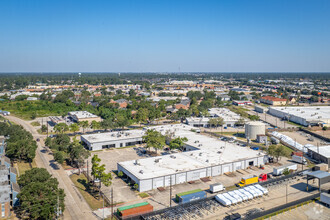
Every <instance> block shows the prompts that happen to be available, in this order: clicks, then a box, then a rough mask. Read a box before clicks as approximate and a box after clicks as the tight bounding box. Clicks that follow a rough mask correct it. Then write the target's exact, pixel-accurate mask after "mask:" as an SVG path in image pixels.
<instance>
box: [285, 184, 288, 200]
mask: <svg viewBox="0 0 330 220" xmlns="http://www.w3.org/2000/svg"><path fill="white" fill-rule="evenodd" d="M285 194H286V195H285V203H286V204H288V184H286V190H285Z"/></svg>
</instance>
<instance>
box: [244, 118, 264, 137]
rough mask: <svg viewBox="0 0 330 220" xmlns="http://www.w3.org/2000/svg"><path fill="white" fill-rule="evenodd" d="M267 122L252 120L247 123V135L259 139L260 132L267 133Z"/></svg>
mask: <svg viewBox="0 0 330 220" xmlns="http://www.w3.org/2000/svg"><path fill="white" fill-rule="evenodd" d="M265 129H266V127H265V124H264V123H262V122H260V121H250V122H247V123H246V124H245V137H246V138H248V139H250V140H255V139H257V135H258V134H263V135H264V134H265Z"/></svg>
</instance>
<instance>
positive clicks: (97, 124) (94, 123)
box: [91, 120, 101, 130]
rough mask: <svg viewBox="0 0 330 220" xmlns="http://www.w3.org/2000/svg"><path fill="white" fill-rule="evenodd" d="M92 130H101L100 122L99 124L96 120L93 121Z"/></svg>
mask: <svg viewBox="0 0 330 220" xmlns="http://www.w3.org/2000/svg"><path fill="white" fill-rule="evenodd" d="M91 128H92V129H93V130H97V129H100V128H101V123H100V122H97V121H95V120H93V121H92V123H91Z"/></svg>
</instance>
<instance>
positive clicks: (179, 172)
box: [117, 124, 266, 192]
mask: <svg viewBox="0 0 330 220" xmlns="http://www.w3.org/2000/svg"><path fill="white" fill-rule="evenodd" d="M146 129H155V130H157V131H159V132H161V133H162V134H163V135H165V134H166V133H172V134H174V137H186V138H187V139H188V141H187V142H186V143H185V146H184V148H185V152H182V153H175V154H169V155H164V156H157V157H149V158H145V159H139V160H131V161H125V162H119V163H118V164H117V167H118V171H122V172H123V173H124V174H126V175H127V176H128V177H129V178H130V179H131V180H132V181H134V182H135V183H137V184H138V185H139V191H140V192H143V191H148V190H152V189H156V188H158V187H165V186H169V185H171V182H172V185H175V184H180V183H184V182H189V181H194V180H199V179H200V178H203V177H208V176H218V175H221V174H224V173H227V172H233V171H236V170H239V169H245V168H247V167H249V166H259V165H262V164H264V163H265V162H266V161H265V160H266V157H265V155H264V154H262V153H260V152H258V151H254V150H251V149H249V148H245V147H241V146H238V145H236V144H233V143H228V142H224V141H221V140H219V139H215V138H211V137H208V136H205V135H201V134H198V133H195V132H193V131H192V130H193V129H194V127H191V126H188V125H184V124H176V125H164V126H155V127H149V128H146Z"/></svg>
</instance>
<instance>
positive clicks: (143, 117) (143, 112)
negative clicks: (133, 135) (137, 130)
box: [136, 108, 149, 126]
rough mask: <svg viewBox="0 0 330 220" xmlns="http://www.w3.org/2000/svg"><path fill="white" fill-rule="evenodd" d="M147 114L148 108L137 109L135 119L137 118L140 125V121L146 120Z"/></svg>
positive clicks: (144, 121)
mask: <svg viewBox="0 0 330 220" xmlns="http://www.w3.org/2000/svg"><path fill="white" fill-rule="evenodd" d="M148 116H149V110H148V109H147V108H141V109H139V110H138V112H137V113H136V119H137V120H138V122H140V126H141V123H146V122H147V120H148Z"/></svg>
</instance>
